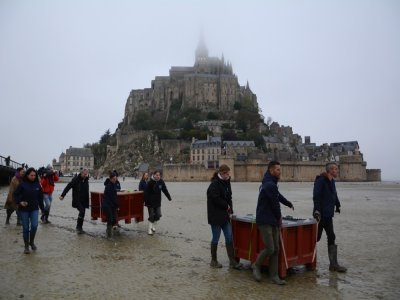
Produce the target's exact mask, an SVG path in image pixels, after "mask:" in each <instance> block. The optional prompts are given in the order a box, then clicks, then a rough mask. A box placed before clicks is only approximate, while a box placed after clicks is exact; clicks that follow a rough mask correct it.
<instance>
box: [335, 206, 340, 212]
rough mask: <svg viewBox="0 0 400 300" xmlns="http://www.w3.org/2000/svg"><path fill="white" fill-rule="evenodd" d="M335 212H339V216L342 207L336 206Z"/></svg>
mask: <svg viewBox="0 0 400 300" xmlns="http://www.w3.org/2000/svg"><path fill="white" fill-rule="evenodd" d="M335 212H337V213H338V214H340V206H336V210H335Z"/></svg>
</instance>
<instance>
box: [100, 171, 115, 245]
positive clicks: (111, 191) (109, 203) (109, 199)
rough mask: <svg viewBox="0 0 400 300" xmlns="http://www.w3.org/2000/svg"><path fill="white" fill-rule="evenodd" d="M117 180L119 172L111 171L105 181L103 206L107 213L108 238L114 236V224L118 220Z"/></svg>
mask: <svg viewBox="0 0 400 300" xmlns="http://www.w3.org/2000/svg"><path fill="white" fill-rule="evenodd" d="M116 182H117V174H116V173H115V172H110V176H109V178H108V179H107V180H106V182H105V183H104V185H105V188H104V198H103V201H102V203H101V206H102V208H103V209H104V211H105V213H106V215H107V231H106V233H107V238H112V236H113V225H114V224H116V222H117V220H116V217H117V209H118V197H117V187H116V185H115V183H116Z"/></svg>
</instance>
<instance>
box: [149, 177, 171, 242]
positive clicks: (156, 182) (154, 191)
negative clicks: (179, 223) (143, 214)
mask: <svg viewBox="0 0 400 300" xmlns="http://www.w3.org/2000/svg"><path fill="white" fill-rule="evenodd" d="M161 192H163V193H164V195H165V196H166V197H167V198H168V200H169V201H171V200H172V199H171V195H170V194H169V192H168V189H167V186H166V185H165V182H164V180H162V179H161V172H160V171H155V172H154V173H153V175H152V176H151V178H150V180H149V182H148V184H147V187H146V189H145V190H144V205H145V206H147V210H148V212H149V218H148V220H149V228H148V232H147V233H148V234H149V235H153V233H154V232H155V231H156V225H157V221H159V220H160V218H161Z"/></svg>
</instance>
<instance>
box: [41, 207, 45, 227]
mask: <svg viewBox="0 0 400 300" xmlns="http://www.w3.org/2000/svg"><path fill="white" fill-rule="evenodd" d="M45 213H46V211H45V210H42V213H41V215H40V221H42V224H44V222H45Z"/></svg>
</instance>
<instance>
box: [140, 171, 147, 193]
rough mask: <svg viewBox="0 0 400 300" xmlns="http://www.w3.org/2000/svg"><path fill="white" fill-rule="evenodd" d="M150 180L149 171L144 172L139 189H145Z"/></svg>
mask: <svg viewBox="0 0 400 300" xmlns="http://www.w3.org/2000/svg"><path fill="white" fill-rule="evenodd" d="M148 180H149V173H147V172H144V173H143V175H142V179H140V182H139V191H144V190H145V189H146V186H147V182H148Z"/></svg>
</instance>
